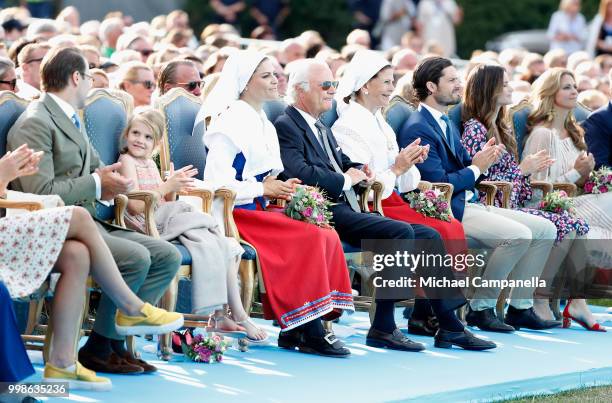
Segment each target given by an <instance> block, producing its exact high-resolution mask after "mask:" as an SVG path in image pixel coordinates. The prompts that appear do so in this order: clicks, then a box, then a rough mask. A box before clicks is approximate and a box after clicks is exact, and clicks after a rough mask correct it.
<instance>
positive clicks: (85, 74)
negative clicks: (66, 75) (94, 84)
mask: <svg viewBox="0 0 612 403" xmlns="http://www.w3.org/2000/svg"><path fill="white" fill-rule="evenodd" d="M79 74H81V75H82V76H83V77H85V78H89V79H90V80H91V81H93V79H94V76H92V75H91V74H87V73H81V72H80V71H79Z"/></svg>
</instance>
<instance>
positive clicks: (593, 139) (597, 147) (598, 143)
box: [582, 70, 612, 169]
mask: <svg viewBox="0 0 612 403" xmlns="http://www.w3.org/2000/svg"><path fill="white" fill-rule="evenodd" d="M608 76H609V77H610V91H611V92H612V70H610V73H609V74H608ZM582 127H583V128H584V130H585V138H586V143H587V146H588V148H589V152H590V153H593V156H594V157H595V169H598V168H600V167H601V166H602V165H606V166H608V167H612V101H610V102H608V105H605V106H603V107H601V108H600V109H598V110H596V111H595V112H593V113H591V114H590V115H589V117H588V118H587V119H586V120H585V121H584V122H583V123H582Z"/></svg>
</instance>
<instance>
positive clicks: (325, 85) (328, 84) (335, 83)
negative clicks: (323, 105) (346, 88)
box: [319, 81, 338, 91]
mask: <svg viewBox="0 0 612 403" xmlns="http://www.w3.org/2000/svg"><path fill="white" fill-rule="evenodd" d="M319 86H320V87H321V89H322V90H323V91H327V90H329V89H330V88H331V87H334V88H338V81H323V82H322V83H319Z"/></svg>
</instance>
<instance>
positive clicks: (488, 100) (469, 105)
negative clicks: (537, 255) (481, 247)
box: [461, 65, 589, 318]
mask: <svg viewBox="0 0 612 403" xmlns="http://www.w3.org/2000/svg"><path fill="white" fill-rule="evenodd" d="M511 101H512V89H511V88H510V86H509V85H508V75H507V73H506V72H505V70H504V69H503V67H501V66H497V65H480V66H477V67H476V68H474V70H472V72H471V73H470V75H469V77H468V80H467V84H466V88H465V96H464V107H463V116H462V120H463V122H464V124H463V134H462V138H461V141H462V143H463V145H464V147H465V148H466V150H467V151H468V153H469V154H470V155H472V156H473V155H474V154H476V153H477V152H478V151H480V150H481V149H482V148H483V147H484V145H485V144H486V143H487V141H489V139H490V138H491V137H495V139H496V142H497V143H498V144H503V145H504V146H505V147H506V153H505V154H504V155H503V156H502V157H501V158H500V160H499V161H498V162H497V163H495V164H494V165H492V166H491V167H490V168H489V170H488V171H487V172H486V173H485V176H486V180H492V181H505V182H510V183H511V184H512V193H511V195H510V204H509V206H508V208H511V209H516V210H520V211H523V212H526V213H529V214H532V215H536V216H540V217H543V218H546V219H547V220H549V221H551V222H552V223H553V224H555V226H556V227H557V239H556V243H555V247H554V248H553V250H552V252H551V255H550V257H549V259H548V262H547V264H546V270H545V272H544V274H543V277H544V279H546V280H547V285H549V286H550V285H551V284H550V282H551V281H552V278H553V277H554V275H555V273H556V272H557V271H558V269H559V267H560V266H561V264H562V262H563V261H564V259H565V258H566V256H567V254H568V252H569V250H570V249H571V246H572V245H573V241H574V238H575V237H576V234H578V235H584V234H586V233H587V232H588V230H589V227H588V225H587V223H586V222H585V220H583V219H581V218H575V217H572V216H571V215H569V214H567V213H560V214H557V213H552V212H548V211H542V210H539V209H537V208H532V207H528V205H529V204H530V203H529V202H530V201H531V200H532V197H533V188H532V187H531V179H530V177H531V175H532V174H534V173H537V172H540V171H542V170H545V169H547V168H548V167H549V166H550V165H551V164H552V163H553V160H552V159H550V157H549V155H548V152H546V150H541V151H539V152H536V153H533V154H526V155H525V157H524V158H523V161H522V162H521V163H520V164H519V162H518V157H517V154H518V153H517V144H516V140H515V139H514V136H513V135H512V132H511V131H510V128H509V127H508V125H507V123H506V122H507V115H506V107H507V105H509V104H510V103H511ZM479 196H480V199H481V200H482V201H484V199H485V194H484V193H482V192H480V194H479ZM501 197H502V195H500V194H499V193H498V194H497V195H496V198H495V201H494V202H495V205H496V206H497V207H501V204H502V202H501V200H502V198H501ZM536 295H537V292H536ZM534 309H536V312H537V313H538V315H539V316H540V317H542V318H552V312H551V311H550V309H549V308H548V302H547V300H545V299H543V298H536V299H535V300H534Z"/></svg>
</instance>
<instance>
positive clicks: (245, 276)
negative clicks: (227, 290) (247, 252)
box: [238, 260, 255, 315]
mask: <svg viewBox="0 0 612 403" xmlns="http://www.w3.org/2000/svg"><path fill="white" fill-rule="evenodd" d="M238 272H239V275H240V286H241V287H240V297H241V299H242V306H243V307H244V310H245V311H246V313H247V315H250V314H251V307H252V305H253V293H254V291H255V261H254V260H241V261H240V267H239V269H238Z"/></svg>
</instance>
